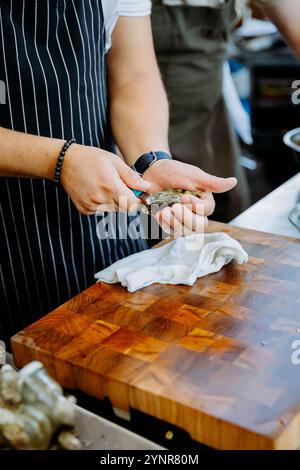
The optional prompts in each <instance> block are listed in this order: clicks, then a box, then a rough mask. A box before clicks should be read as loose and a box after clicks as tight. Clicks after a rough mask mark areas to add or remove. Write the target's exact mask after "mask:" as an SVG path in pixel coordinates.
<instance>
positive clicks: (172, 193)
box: [139, 188, 199, 214]
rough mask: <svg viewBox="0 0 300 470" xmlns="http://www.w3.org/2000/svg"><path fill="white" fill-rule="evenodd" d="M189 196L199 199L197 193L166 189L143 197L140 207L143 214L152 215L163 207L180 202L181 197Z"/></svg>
mask: <svg viewBox="0 0 300 470" xmlns="http://www.w3.org/2000/svg"><path fill="white" fill-rule="evenodd" d="M185 195H191V196H197V197H199V193H196V192H193V191H188V190H185V189H171V188H170V189H167V190H166V191H161V192H158V193H154V194H146V195H145V196H144V197H143V204H142V205H141V206H140V208H139V209H140V210H141V212H143V213H144V214H153V213H155V212H157V211H158V210H161V209H162V208H163V207H167V206H169V207H171V206H173V205H174V204H177V203H178V202H180V199H181V197H182V196H185Z"/></svg>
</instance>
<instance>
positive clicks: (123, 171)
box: [61, 144, 151, 215]
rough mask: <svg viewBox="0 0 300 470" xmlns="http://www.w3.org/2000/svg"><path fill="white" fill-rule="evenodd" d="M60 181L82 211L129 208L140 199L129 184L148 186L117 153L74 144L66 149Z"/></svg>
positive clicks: (137, 187) (135, 205)
mask: <svg viewBox="0 0 300 470" xmlns="http://www.w3.org/2000/svg"><path fill="white" fill-rule="evenodd" d="M61 183H62V186H63V187H64V189H65V191H66V192H67V194H68V195H69V197H70V198H71V199H72V201H73V203H74V204H75V206H76V207H77V209H78V210H79V212H81V213H82V214H84V215H91V214H95V213H102V212H106V211H108V212H110V211H128V212H131V211H133V210H135V209H136V207H137V206H138V205H139V204H140V203H141V201H140V199H138V198H137V197H136V196H135V195H134V194H133V192H132V191H131V190H130V189H129V188H133V189H138V190H140V191H148V190H149V187H150V186H151V185H150V183H148V182H147V181H145V180H143V179H142V178H141V177H140V176H139V175H138V174H137V173H136V172H135V171H133V170H132V169H131V168H130V167H129V166H128V165H126V164H125V163H124V162H123V161H122V160H121V159H120V158H119V157H118V156H117V155H114V154H112V153H109V152H106V151H105V150H101V149H98V148H96V147H86V146H83V145H77V144H73V145H72V146H71V147H70V149H69V150H68V152H67V153H66V156H65V159H64V163H63V166H62V171H61Z"/></svg>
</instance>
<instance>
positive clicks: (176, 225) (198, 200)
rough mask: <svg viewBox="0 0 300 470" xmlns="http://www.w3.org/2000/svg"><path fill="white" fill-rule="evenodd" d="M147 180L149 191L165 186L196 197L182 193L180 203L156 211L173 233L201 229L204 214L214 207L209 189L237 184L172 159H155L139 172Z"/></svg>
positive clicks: (220, 189) (204, 224)
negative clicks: (193, 194) (184, 191)
mask: <svg viewBox="0 0 300 470" xmlns="http://www.w3.org/2000/svg"><path fill="white" fill-rule="evenodd" d="M143 178H144V179H145V180H147V181H149V182H150V183H151V193H154V192H157V191H163V190H166V189H168V188H178V189H187V190H189V191H193V192H197V193H198V194H199V197H195V196H182V198H181V203H180V204H175V205H174V206H172V207H167V208H165V209H163V210H162V211H160V212H158V213H157V214H156V219H157V221H158V223H159V224H160V225H161V226H162V228H163V229H164V231H165V232H167V233H169V234H171V235H173V236H186V235H190V234H192V233H195V232H203V231H204V230H205V228H206V227H207V224H208V220H207V217H208V216H210V215H211V214H212V213H213V212H214V209H215V201H214V197H213V195H212V193H223V192H226V191H229V190H231V189H232V188H234V186H235V185H236V184H237V180H236V178H218V177H216V176H212V175H209V174H208V173H205V172H204V171H202V170H200V168H197V167H195V166H193V165H189V164H187V163H182V162H178V161H175V160H159V161H157V162H156V163H155V164H154V165H152V166H151V167H150V168H148V170H146V171H145V173H144V174H143Z"/></svg>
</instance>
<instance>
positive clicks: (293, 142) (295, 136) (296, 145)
mask: <svg viewBox="0 0 300 470" xmlns="http://www.w3.org/2000/svg"><path fill="white" fill-rule="evenodd" d="M283 141H284V143H285V144H286V145H287V146H288V147H290V148H291V149H292V150H293V151H294V153H295V157H296V158H297V160H298V159H299V158H300V127H298V128H297V129H292V130H291V131H289V132H287V133H286V134H285V136H284V137H283ZM298 161H299V160H298Z"/></svg>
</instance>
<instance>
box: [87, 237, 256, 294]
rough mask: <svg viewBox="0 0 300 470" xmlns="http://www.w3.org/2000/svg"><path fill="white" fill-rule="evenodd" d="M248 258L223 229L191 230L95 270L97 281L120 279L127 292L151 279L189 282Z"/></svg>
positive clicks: (166, 282)
mask: <svg viewBox="0 0 300 470" xmlns="http://www.w3.org/2000/svg"><path fill="white" fill-rule="evenodd" d="M231 261H236V262H237V263H239V264H242V263H245V262H246V261H248V255H247V253H246V252H245V250H244V249H243V248H242V246H241V245H240V243H239V242H237V241H236V240H234V239H233V238H231V237H230V236H229V235H227V234H225V233H212V234H205V235H203V234H195V235H191V236H189V237H185V238H179V239H176V240H173V241H172V242H170V243H167V244H166V245H164V246H162V247H160V248H153V249H151V250H146V251H142V252H140V253H136V254H134V255H131V256H128V257H127V258H124V259H122V260H120V261H117V262H116V263H114V264H113V265H112V266H110V267H108V268H106V269H104V270H103V271H100V272H99V273H97V274H95V278H96V279H98V280H99V281H103V282H107V283H110V284H114V283H117V282H120V283H121V284H122V286H124V287H127V289H128V291H129V292H135V291H136V290H138V289H141V288H143V287H146V286H150V285H151V284H153V283H159V284H185V285H188V286H191V285H193V284H194V283H195V282H196V279H197V278H198V277H202V276H206V275H207V274H211V273H215V272H218V271H219V270H220V269H221V268H222V267H223V266H224V265H225V264H228V263H230V262H231Z"/></svg>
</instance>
